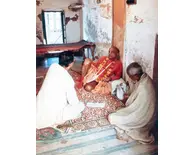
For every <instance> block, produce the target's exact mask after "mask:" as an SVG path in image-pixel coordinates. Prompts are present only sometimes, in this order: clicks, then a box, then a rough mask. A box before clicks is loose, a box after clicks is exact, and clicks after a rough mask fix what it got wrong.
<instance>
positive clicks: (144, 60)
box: [124, 0, 158, 77]
mask: <svg viewBox="0 0 195 155" xmlns="http://www.w3.org/2000/svg"><path fill="white" fill-rule="evenodd" d="M126 11H127V12H126V33H125V34H126V35H125V53H124V54H125V56H124V69H126V67H127V66H128V65H129V64H130V63H131V62H134V61H137V62H138V63H140V64H141V65H142V67H143V69H144V71H146V72H147V73H148V74H149V75H150V76H151V77H152V76H153V61H154V51H155V37H156V34H157V33H158V1H157V0H138V1H137V4H136V5H131V6H127V8H126Z"/></svg>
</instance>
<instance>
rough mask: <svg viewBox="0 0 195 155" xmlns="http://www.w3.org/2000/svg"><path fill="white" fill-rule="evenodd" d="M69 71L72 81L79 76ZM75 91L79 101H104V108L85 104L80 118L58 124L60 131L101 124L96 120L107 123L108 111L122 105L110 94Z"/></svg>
mask: <svg viewBox="0 0 195 155" xmlns="http://www.w3.org/2000/svg"><path fill="white" fill-rule="evenodd" d="M69 73H70V75H71V76H72V77H73V80H74V81H75V80H76V79H78V78H79V77H80V76H81V75H80V74H79V73H77V72H75V71H73V70H70V71H69ZM45 74H46V71H45ZM43 76H44V75H43ZM39 80H40V79H39ZM42 80H44V78H42ZM39 83H41V84H42V82H41V81H39ZM40 88H41V85H37V93H38V91H39V89H40ZM76 92H77V95H78V98H79V100H80V101H82V102H84V103H87V102H95V103H97V102H99V103H105V107H104V108H92V107H87V106H86V108H85V110H84V111H83V112H82V115H81V117H80V118H78V119H73V120H69V121H66V122H65V123H64V124H62V125H60V126H59V127H58V128H59V129H61V131H64V132H69V131H67V130H68V129H70V128H71V132H74V131H75V132H76V131H79V130H86V129H89V128H92V127H93V126H94V127H97V126H101V125H100V124H101V123H98V122H102V124H104V123H105V124H109V122H108V121H107V116H108V115H109V114H110V113H112V112H114V111H116V110H117V109H120V108H121V107H123V106H124V104H123V103H122V102H120V101H119V100H118V99H117V98H115V97H114V96H112V95H99V94H93V93H90V92H87V91H85V90H84V89H83V88H81V89H77V90H76ZM103 122H104V123H103ZM41 139H44V137H42V138H41ZM37 140H38V139H37Z"/></svg>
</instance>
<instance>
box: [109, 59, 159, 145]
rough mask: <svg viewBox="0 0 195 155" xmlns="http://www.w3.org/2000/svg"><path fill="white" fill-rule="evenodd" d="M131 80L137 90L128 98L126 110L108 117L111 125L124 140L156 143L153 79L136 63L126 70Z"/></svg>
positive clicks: (123, 109)
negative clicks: (152, 132)
mask: <svg viewBox="0 0 195 155" xmlns="http://www.w3.org/2000/svg"><path fill="white" fill-rule="evenodd" d="M126 72H127V74H128V76H129V78H130V79H131V80H133V81H134V82H135V85H136V87H135V89H134V90H133V91H132V93H131V94H130V96H129V97H128V99H127V101H126V103H125V105H126V107H125V108H122V109H120V110H118V111H116V112H115V113H112V114H110V115H109V116H108V120H109V122H110V123H111V124H113V125H115V126H116V130H117V133H118V134H119V135H121V136H122V139H123V140H128V139H129V138H132V139H134V140H138V141H140V142H141V143H152V142H154V136H153V135H152V134H151V129H152V128H153V125H154V122H155V111H156V110H155V103H156V97H155V90H154V86H153V84H152V80H151V78H150V77H149V76H148V75H147V74H146V73H144V72H143V70H142V67H141V66H140V65H139V64H138V63H136V62H134V63H131V64H130V65H129V66H128V67H127V70H126Z"/></svg>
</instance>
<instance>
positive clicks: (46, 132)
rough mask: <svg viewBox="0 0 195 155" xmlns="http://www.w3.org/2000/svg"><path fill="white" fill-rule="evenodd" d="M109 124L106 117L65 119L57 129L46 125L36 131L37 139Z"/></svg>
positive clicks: (42, 139) (48, 138) (50, 138)
mask: <svg viewBox="0 0 195 155" xmlns="http://www.w3.org/2000/svg"><path fill="white" fill-rule="evenodd" d="M107 125H110V123H109V122H108V120H107V119H106V118H99V119H96V120H87V121H82V122H79V123H77V122H73V121H72V120H70V121H66V122H65V123H64V124H62V125H59V126H58V127H57V129H55V128H52V127H48V128H45V129H42V130H41V131H37V132H36V140H37V141H47V140H53V139H55V138H59V137H61V133H63V134H69V133H76V132H80V131H85V130H89V129H92V128H98V127H104V126H107Z"/></svg>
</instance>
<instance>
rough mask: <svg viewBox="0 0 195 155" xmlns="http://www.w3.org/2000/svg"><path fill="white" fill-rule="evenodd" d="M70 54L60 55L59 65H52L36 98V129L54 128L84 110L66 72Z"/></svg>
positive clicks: (71, 60) (70, 61)
mask: <svg viewBox="0 0 195 155" xmlns="http://www.w3.org/2000/svg"><path fill="white" fill-rule="evenodd" d="M73 63H74V56H73V54H72V53H71V52H67V53H63V54H61V55H60V58H59V64H56V63H54V64H52V65H51V66H50V67H49V69H48V72H47V74H46V76H45V79H44V81H43V84H42V87H41V89H40V91H39V93H38V95H37V98H36V128H37V129H42V128H46V127H56V126H57V125H59V124H62V123H64V122H65V121H67V120H70V119H75V118H78V117H80V116H81V112H82V111H83V110H84V109H85V105H84V103H81V102H79V100H78V97H77V94H76V90H75V88H74V85H75V84H74V81H73V79H72V77H71V76H70V74H69V73H68V70H69V69H70V68H71V67H72V66H73Z"/></svg>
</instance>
